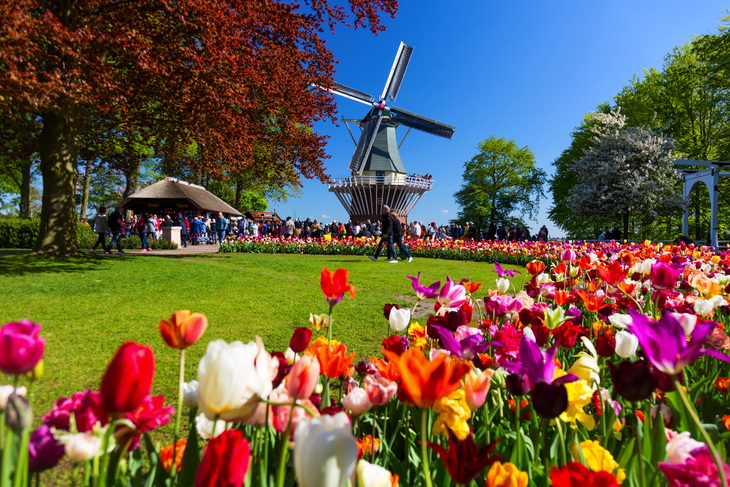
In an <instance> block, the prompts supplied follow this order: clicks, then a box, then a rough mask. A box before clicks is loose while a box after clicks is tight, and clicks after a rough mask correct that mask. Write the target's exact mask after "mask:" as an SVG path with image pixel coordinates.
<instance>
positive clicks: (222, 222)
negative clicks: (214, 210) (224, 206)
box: [215, 211, 228, 245]
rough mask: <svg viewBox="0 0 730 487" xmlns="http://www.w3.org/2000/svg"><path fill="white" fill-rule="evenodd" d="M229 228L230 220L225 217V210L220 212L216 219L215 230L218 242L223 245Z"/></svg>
mask: <svg viewBox="0 0 730 487" xmlns="http://www.w3.org/2000/svg"><path fill="white" fill-rule="evenodd" d="M227 230H228V220H226V219H225V218H224V217H223V212H221V211H219V212H218V218H216V220H215V231H216V233H217V234H218V244H219V245H222V244H223V241H224V240H225V239H226V231H227Z"/></svg>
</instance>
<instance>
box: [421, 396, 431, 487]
mask: <svg viewBox="0 0 730 487" xmlns="http://www.w3.org/2000/svg"><path fill="white" fill-rule="evenodd" d="M421 463H423V477H424V478H425V480H426V487H433V484H432V483H431V469H430V468H429V466H428V409H421Z"/></svg>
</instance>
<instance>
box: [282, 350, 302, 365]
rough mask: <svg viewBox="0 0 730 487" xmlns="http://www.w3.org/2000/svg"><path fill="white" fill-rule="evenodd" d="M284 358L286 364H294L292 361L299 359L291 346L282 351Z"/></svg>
mask: <svg viewBox="0 0 730 487" xmlns="http://www.w3.org/2000/svg"><path fill="white" fill-rule="evenodd" d="M284 359H285V360H286V364H287V365H294V363H295V362H296V361H297V360H299V355H297V354H296V353H295V352H294V350H292V349H291V348H287V349H286V352H284Z"/></svg>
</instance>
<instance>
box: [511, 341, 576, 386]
mask: <svg viewBox="0 0 730 487" xmlns="http://www.w3.org/2000/svg"><path fill="white" fill-rule="evenodd" d="M557 351H558V346H557V344H555V345H553V346H552V347H550V348H549V349H548V350H547V351H545V353H544V355H543V352H542V350H540V346H539V345H538V344H537V343H535V342H534V341H532V340H530V339H529V338H526V337H522V339H521V340H520V362H521V363H518V362H504V363H502V364H500V365H501V366H502V367H503V368H505V369H507V370H509V371H511V372H514V373H517V374H525V375H526V376H527V378H528V379H530V382H531V383H532V384H539V383H541V382H542V383H545V384H551V385H559V384H567V383H568V382H575V381H577V380H578V376H577V375H574V374H570V373H568V374H565V375H563V376H561V377H558V378H557V379H555V380H553V377H555V362H554V361H553V359H554V358H555V355H556V353H557Z"/></svg>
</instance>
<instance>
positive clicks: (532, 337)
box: [522, 326, 536, 342]
mask: <svg viewBox="0 0 730 487" xmlns="http://www.w3.org/2000/svg"><path fill="white" fill-rule="evenodd" d="M522 336H523V337H525V338H527V339H528V340H531V341H533V342H534V341H536V340H535V333H534V332H533V331H532V328H530V327H529V326H526V327H524V328H523V329H522Z"/></svg>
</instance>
